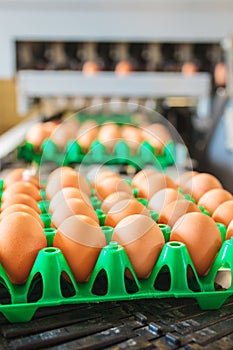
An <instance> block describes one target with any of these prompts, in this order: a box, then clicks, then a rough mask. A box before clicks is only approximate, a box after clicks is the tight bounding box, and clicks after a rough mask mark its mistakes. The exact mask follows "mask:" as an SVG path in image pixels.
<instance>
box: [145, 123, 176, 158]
mask: <svg viewBox="0 0 233 350" xmlns="http://www.w3.org/2000/svg"><path fill="white" fill-rule="evenodd" d="M142 137H143V139H144V140H146V141H148V142H149V143H150V144H151V145H152V146H153V147H154V148H155V153H158V154H160V153H162V152H163V149H164V146H165V145H166V144H167V143H168V142H170V141H172V137H171V135H170V132H169V131H168V129H167V128H166V127H165V126H164V125H163V124H160V123H155V124H151V125H148V126H146V127H144V129H143V131H142Z"/></svg>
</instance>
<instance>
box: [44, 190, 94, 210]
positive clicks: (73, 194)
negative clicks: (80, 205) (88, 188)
mask: <svg viewBox="0 0 233 350" xmlns="http://www.w3.org/2000/svg"><path fill="white" fill-rule="evenodd" d="M69 198H79V199H82V200H83V201H84V202H85V203H86V204H88V205H89V206H91V202H90V199H89V197H88V196H87V195H86V194H85V193H83V192H81V191H80V190H79V189H78V188H76V187H65V188H63V189H61V190H60V191H59V192H57V193H56V194H55V195H54V196H53V198H52V200H51V202H50V204H49V212H50V213H53V212H54V210H55V209H56V208H57V207H59V205H60V204H62V203H63V202H65V201H66V200H67V199H69Z"/></svg>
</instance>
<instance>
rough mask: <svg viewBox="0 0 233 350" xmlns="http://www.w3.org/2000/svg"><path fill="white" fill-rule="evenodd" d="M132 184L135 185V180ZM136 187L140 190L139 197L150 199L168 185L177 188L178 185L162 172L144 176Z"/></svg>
mask: <svg viewBox="0 0 233 350" xmlns="http://www.w3.org/2000/svg"><path fill="white" fill-rule="evenodd" d="M132 184H133V185H134V181H133V182H132ZM135 187H136V188H137V189H138V190H139V192H138V196H139V197H142V198H146V199H148V200H150V199H151V197H152V196H153V195H154V194H155V193H156V192H158V191H160V190H161V189H163V188H166V187H168V188H174V189H176V188H177V185H176V184H175V183H174V181H173V180H172V179H171V178H170V177H169V176H167V175H165V174H162V173H156V174H149V175H148V176H145V177H143V179H141V181H140V183H139V184H138V185H137V186H135Z"/></svg>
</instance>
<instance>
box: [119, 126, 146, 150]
mask: <svg viewBox="0 0 233 350" xmlns="http://www.w3.org/2000/svg"><path fill="white" fill-rule="evenodd" d="M121 137H122V138H123V140H124V141H125V142H126V143H127V144H128V146H129V147H130V149H131V150H133V151H134V152H136V151H137V150H138V149H139V147H140V146H141V144H142V140H143V138H142V131H141V129H140V128H137V127H135V126H132V125H124V126H122V128H121Z"/></svg>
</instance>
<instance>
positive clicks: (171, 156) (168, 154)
mask: <svg viewBox="0 0 233 350" xmlns="http://www.w3.org/2000/svg"><path fill="white" fill-rule="evenodd" d="M163 156H164V158H165V159H166V163H167V165H171V164H174V163H175V162H176V146H175V143H174V142H173V141H170V142H168V143H167V144H166V145H165V146H164V149H163Z"/></svg>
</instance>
